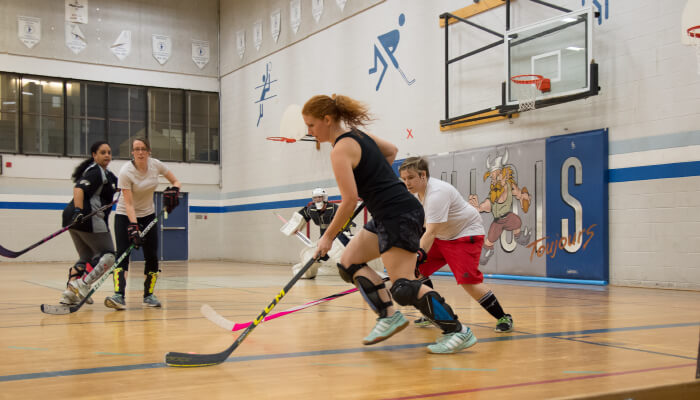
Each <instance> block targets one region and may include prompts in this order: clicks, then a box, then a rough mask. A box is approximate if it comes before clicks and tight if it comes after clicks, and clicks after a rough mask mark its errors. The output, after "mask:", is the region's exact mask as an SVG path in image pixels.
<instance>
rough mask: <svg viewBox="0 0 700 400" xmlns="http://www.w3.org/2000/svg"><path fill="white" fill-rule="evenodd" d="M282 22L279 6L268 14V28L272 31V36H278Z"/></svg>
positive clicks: (275, 37) (274, 37) (276, 37)
mask: <svg viewBox="0 0 700 400" xmlns="http://www.w3.org/2000/svg"><path fill="white" fill-rule="evenodd" d="M281 23H282V10H280V9H279V8H278V9H277V10H275V11H273V12H272V13H271V14H270V30H271V31H272V38H273V39H275V43H277V39H278V38H279V37H280V25H281Z"/></svg>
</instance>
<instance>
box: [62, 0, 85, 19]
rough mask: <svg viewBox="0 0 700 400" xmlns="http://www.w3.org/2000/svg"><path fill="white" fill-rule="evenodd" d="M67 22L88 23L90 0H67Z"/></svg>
mask: <svg viewBox="0 0 700 400" xmlns="http://www.w3.org/2000/svg"><path fill="white" fill-rule="evenodd" d="M66 22H72V23H74V24H87V23H88V0H66Z"/></svg>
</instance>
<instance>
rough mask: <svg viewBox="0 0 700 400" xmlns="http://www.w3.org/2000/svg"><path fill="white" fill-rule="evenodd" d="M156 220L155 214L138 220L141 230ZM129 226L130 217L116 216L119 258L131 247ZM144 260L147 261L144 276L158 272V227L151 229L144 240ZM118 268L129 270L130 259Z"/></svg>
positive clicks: (115, 225)
mask: <svg viewBox="0 0 700 400" xmlns="http://www.w3.org/2000/svg"><path fill="white" fill-rule="evenodd" d="M155 218H156V215H155V214H150V215H146V216H145V217H141V218H137V219H136V220H137V221H138V223H139V229H140V230H143V229H144V228H145V227H146V226H148V224H150V223H151V221H153V220H154V219H155ZM128 226H129V217H127V216H126V215H122V214H117V215H115V216H114V236H115V238H116V241H117V257H119V256H121V255H122V254H124V252H125V251H126V249H128V248H129V246H131V242H129V234H128V233H127V227H128ZM141 248H142V249H143V258H144V260H146V266H145V268H144V270H143V273H144V274H148V273H149V272H158V229H157V227H156V226H154V227H153V228H151V230H150V231H148V233H147V234H146V237H144V238H143V244H142V245H141ZM116 268H121V269H123V270H124V271H128V270H129V257H125V258H124V260H122V262H121V263H119V265H117V267H116Z"/></svg>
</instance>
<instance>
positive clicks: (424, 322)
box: [413, 317, 433, 328]
mask: <svg viewBox="0 0 700 400" xmlns="http://www.w3.org/2000/svg"><path fill="white" fill-rule="evenodd" d="M413 325H415V326H419V327H421V328H427V327H429V326H433V323H432V322H430V320H429V319H428V318H425V317H420V318H418V319H417V320H415V321H413Z"/></svg>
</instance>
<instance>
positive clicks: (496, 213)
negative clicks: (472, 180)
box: [469, 149, 531, 265]
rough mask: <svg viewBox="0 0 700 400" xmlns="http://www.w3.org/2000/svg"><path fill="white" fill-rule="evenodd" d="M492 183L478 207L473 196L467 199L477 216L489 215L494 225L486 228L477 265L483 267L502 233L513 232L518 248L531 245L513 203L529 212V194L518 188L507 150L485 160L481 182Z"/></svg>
mask: <svg viewBox="0 0 700 400" xmlns="http://www.w3.org/2000/svg"><path fill="white" fill-rule="evenodd" d="M486 179H490V180H491V184H490V189H489V194H488V196H487V197H486V199H484V201H482V202H481V203H479V198H478V196H477V195H476V194H472V195H470V196H469V204H471V205H472V206H474V207H475V208H476V209H477V210H479V212H482V213H491V214H492V215H493V222H492V223H491V225H490V226H489V228H488V233H487V235H486V239H485V240H484V247H483V254H482V255H481V259H480V261H479V263H480V264H481V265H486V264H487V263H488V262H489V259H490V258H491V257H492V256H493V253H494V243H496V241H497V240H498V239H499V238H500V237H501V234H502V233H503V232H504V231H510V232H512V234H513V236H514V238H515V242H516V243H517V244H519V245H521V246H527V244H528V243H529V242H530V234H531V231H530V229H529V228H528V227H527V226H525V227H523V226H522V220H521V219H520V217H519V216H518V214H517V205H516V201H518V202H519V203H520V207H521V208H522V210H523V212H524V213H527V211H528V209H529V208H530V194H529V193H528V191H527V188H526V187H524V186H523V187H522V189H521V188H520V187H519V186H518V175H517V170H516V169H515V165H511V164H508V149H506V150H505V151H504V152H503V154H502V155H499V154H498V153H496V156H495V157H494V158H493V160H491V156H490V155H489V156H488V157H487V158H486V173H484V181H486Z"/></svg>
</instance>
